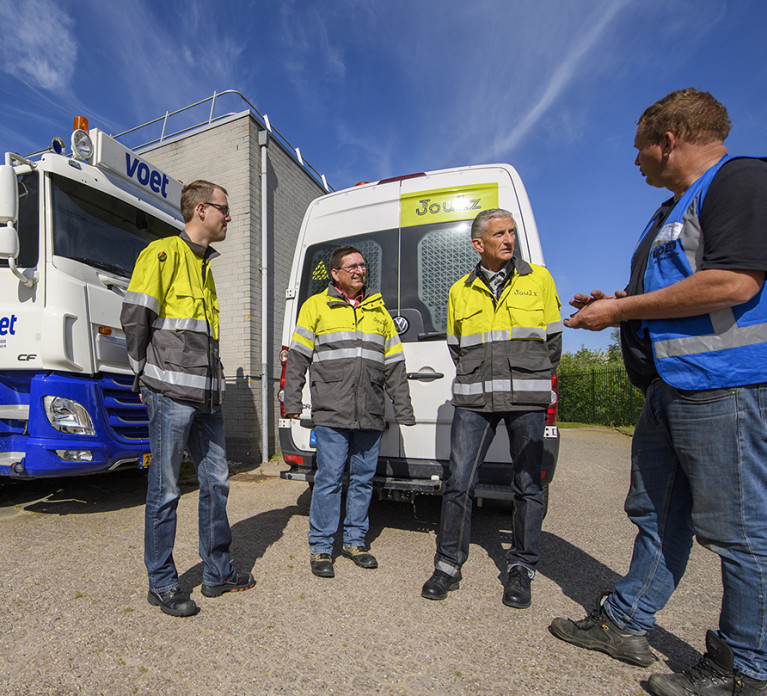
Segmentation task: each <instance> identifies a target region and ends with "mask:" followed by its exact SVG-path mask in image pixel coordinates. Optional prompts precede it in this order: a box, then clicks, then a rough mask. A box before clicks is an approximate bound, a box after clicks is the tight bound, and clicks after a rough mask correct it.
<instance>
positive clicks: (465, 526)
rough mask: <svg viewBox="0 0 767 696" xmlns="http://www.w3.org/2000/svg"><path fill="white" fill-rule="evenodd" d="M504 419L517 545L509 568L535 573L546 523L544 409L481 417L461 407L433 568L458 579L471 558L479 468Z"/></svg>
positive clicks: (453, 433) (509, 556) (455, 419)
mask: <svg viewBox="0 0 767 696" xmlns="http://www.w3.org/2000/svg"><path fill="white" fill-rule="evenodd" d="M501 420H503V421H504V422H505V424H506V431H507V432H508V434H509V443H510V446H509V452H510V454H511V461H512V463H511V464H510V465H509V466H511V467H513V479H512V491H513V493H514V520H513V530H512V531H513V542H512V546H511V548H510V549H509V551H508V553H507V555H506V559H507V561H508V567H509V568H511V567H512V566H515V565H522V566H525V567H526V568H528V569H529V570H533V571H534V570H535V567H536V565H537V564H538V557H539V555H540V543H541V525H542V524H543V513H544V509H543V489H542V488H541V457H542V456H543V431H544V429H545V426H546V413H545V411H508V412H505V413H481V412H479V411H469V410H468V409H464V408H456V409H455V415H454V416H453V425H452V428H451V431H450V477H449V478H448V481H447V484H446V486H445V491H444V494H443V496H442V519H441V521H440V529H439V537H438V539H437V554H436V556H435V557H434V566H435V568H436V569H437V570H441V571H443V572H445V573H448V574H449V575H458V573H459V571H460V569H461V566H462V565H463V564H464V562H465V561H466V558H467V557H468V555H469V542H470V540H471V506H472V501H473V498H474V489H475V488H476V486H477V480H478V474H479V467H480V465H481V464H482V462H483V461H484V459H485V455H486V454H487V450H488V449H489V447H490V444H491V443H492V441H493V437H494V436H495V430H496V428H497V427H498V423H499V422H500V421H501Z"/></svg>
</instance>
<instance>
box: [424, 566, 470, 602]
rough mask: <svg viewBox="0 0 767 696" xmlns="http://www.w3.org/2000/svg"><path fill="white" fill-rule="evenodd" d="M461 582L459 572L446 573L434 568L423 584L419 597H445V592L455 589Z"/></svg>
mask: <svg viewBox="0 0 767 696" xmlns="http://www.w3.org/2000/svg"><path fill="white" fill-rule="evenodd" d="M460 584H461V574H460V573H459V574H458V575H448V574H447V573H445V572H443V571H441V570H435V571H434V572H433V573H432V576H431V577H430V578H429V579H428V580H427V581H426V582H425V583H424V584H423V588H421V597H425V598H426V599H445V597H447V593H448V592H451V591H453V590H457V589H458V588H459V587H460Z"/></svg>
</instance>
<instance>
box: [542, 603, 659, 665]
mask: <svg viewBox="0 0 767 696" xmlns="http://www.w3.org/2000/svg"><path fill="white" fill-rule="evenodd" d="M605 596H606V595H603V597H600V599H599V600H598V601H597V606H596V608H595V609H594V610H593V611H592V612H591V614H589V615H588V616H587V617H586V618H585V619H581V620H580V621H572V620H571V619H554V620H553V621H552V622H551V625H550V626H549V631H551V633H552V634H553V635H555V636H556V637H557V638H559V639H560V640H564V641H567V642H568V643H572V644H573V645H577V646H578V647H580V648H586V649H587V650H599V651H600V652H603V653H607V654H608V655H609V656H610V657H614V658H615V659H616V660H621V661H623V662H628V663H629V664H632V665H638V666H639V667H649V666H650V665H651V664H652V663H653V662H655V660H657V659H658V658H656V657H655V655H653V653H652V650H650V643H649V642H648V641H647V636H646V635H641V636H636V635H633V634H631V633H626V632H625V631H622V630H621V629H620V628H618V627H617V626H616V625H615V623H613V621H612V619H611V618H610V617H609V616H608V615H607V612H605V610H604V607H603V606H602V604H603V601H604V597H605Z"/></svg>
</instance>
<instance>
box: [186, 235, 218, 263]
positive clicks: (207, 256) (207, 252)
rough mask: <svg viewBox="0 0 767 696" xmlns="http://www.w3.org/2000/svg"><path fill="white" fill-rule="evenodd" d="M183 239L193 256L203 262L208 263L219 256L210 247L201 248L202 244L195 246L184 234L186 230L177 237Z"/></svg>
mask: <svg viewBox="0 0 767 696" xmlns="http://www.w3.org/2000/svg"><path fill="white" fill-rule="evenodd" d="M178 236H179V237H181V239H183V240H184V241H185V242H186V243H187V244H188V245H189V248H190V249H191V250H192V251H193V252H194V255H195V256H199V257H200V258H201V259H203V260H205V261H210V260H211V259H215V258H216V256H221V254H219V253H218V252H217V251H216V250H215V249H214V248H213V247H212V246H206V247H205V246H203V245H202V244H195V243H194V242H193V241H192V240H191V239H189V235H188V234H187V233H186V230H182V231H181V234H179V235H178Z"/></svg>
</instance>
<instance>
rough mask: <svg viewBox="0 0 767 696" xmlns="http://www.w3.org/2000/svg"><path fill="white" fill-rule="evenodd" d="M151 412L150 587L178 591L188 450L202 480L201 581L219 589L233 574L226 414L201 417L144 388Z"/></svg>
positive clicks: (146, 550) (147, 521)
mask: <svg viewBox="0 0 767 696" xmlns="http://www.w3.org/2000/svg"><path fill="white" fill-rule="evenodd" d="M141 395H142V396H143V398H144V403H145V404H146V407H147V411H148V412H149V442H150V444H151V447H152V463H151V465H150V467H149V472H148V478H147V490H146V511H145V526H144V561H145V563H146V568H147V571H148V573H149V588H150V589H151V590H153V591H155V592H165V591H167V590H170V589H173V588H174V587H178V573H177V571H176V565H175V563H174V562H173V545H174V543H175V540H176V508H177V506H178V501H179V498H180V497H181V490H180V489H179V486H178V476H179V471H180V469H181V460H182V459H183V456H184V450H185V449H186V450H188V451H189V454H190V455H191V457H192V460H193V461H194V465H195V467H196V469H197V479H198V480H199V482H200V495H199V504H198V508H199V511H198V528H199V535H200V558H202V561H203V571H202V581H203V583H204V584H206V585H219V584H221V583H223V582H226V580H228V579H229V578H230V577H231V576H232V575H234V572H235V570H234V568H233V567H232V564H231V562H230V559H229V545H230V544H231V542H232V533H231V530H230V528H229V520H228V518H227V515H226V501H227V498H228V497H229V466H228V464H227V461H226V448H225V446H224V417H223V415H222V413H221V411H217V412H216V413H201V412H199V411H198V410H197V409H196V408H195V407H194V406H191V405H189V404H184V403H181V402H179V401H176V400H175V399H171V398H170V397H167V396H163V395H162V394H158V393H157V392H155V391H152V390H150V389H142V390H141Z"/></svg>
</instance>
